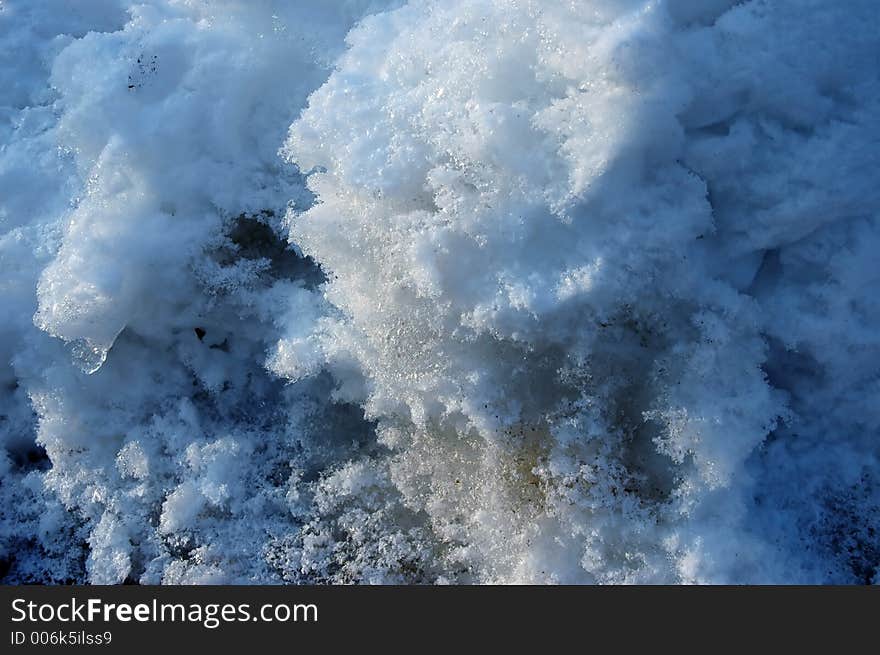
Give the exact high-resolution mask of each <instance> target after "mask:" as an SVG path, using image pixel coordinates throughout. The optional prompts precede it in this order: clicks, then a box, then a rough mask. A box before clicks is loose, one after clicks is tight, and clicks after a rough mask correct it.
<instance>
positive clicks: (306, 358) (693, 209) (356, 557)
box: [0, 0, 880, 583]
mask: <svg viewBox="0 0 880 655" xmlns="http://www.w3.org/2000/svg"><path fill="white" fill-rule="evenodd" d="M876 15H877V12H876V3H875V2H874V1H873V0H851V1H850V2H847V3H829V2H825V1H822V0H798V1H797V2H795V1H794V0H780V1H778V2H772V3H770V2H763V1H760V0H750V1H745V2H737V1H735V0H711V1H707V0H701V1H698V0H665V1H664V0H651V1H646V0H584V1H583V2H563V1H561V0H559V1H557V0H548V1H545V2H531V1H527V0H410V1H409V2H407V3H404V2H403V1H402V0H401V1H397V2H392V1H387V2H378V1H372V2H371V1H367V0H363V1H356V2H354V1H353V2H333V3H326V2H319V1H317V0H315V1H314V2H312V1H311V0H310V1H308V2H297V3H286V2H281V1H280V0H278V1H274V0H259V1H257V2H246V1H244V0H152V1H150V2H143V3H129V2H124V1H123V0H89V1H88V2H82V3H77V9H73V8H72V7H71V6H70V4H69V3H64V2H51V1H48V0H47V1H45V2H39V3H34V2H26V1H24V0H14V1H7V2H3V3H0V186H2V188H3V192H2V193H0V268H2V270H0V275H2V280H3V282H2V283H0V305H2V306H3V307H4V308H5V309H6V312H5V314H6V315H7V316H8V319H7V320H6V321H5V322H4V323H3V324H2V325H0V354H2V356H3V361H2V362H0V366H2V368H0V371H2V372H0V375H2V376H3V384H4V388H5V389H6V391H5V392H4V394H3V395H2V396H0V415H2V417H3V418H2V420H0V448H2V453H3V454H2V457H0V474H2V480H3V482H2V486H0V507H2V513H0V560H2V562H3V567H2V570H0V573H2V572H4V571H5V579H6V580H9V581H14V582H17V581H41V582H70V581H89V582H94V583H120V582H123V581H129V582H141V583H242V582H294V583H296V582H346V583H348V582H360V583H363V582H365V583H389V582H396V583H407V582H453V583H455V582H499V583H511V582H531V583H547V582H562V583H630V582H640V583H656V582H663V583H682V582H710V583H719V582H720V583H747V582H759V583H768V582H773V583H795V582H797V583H865V582H867V583H870V582H873V581H877V579H878V577H877V576H878V567H880V537H878V535H877V532H876V528H877V526H878V523H880V468H878V455H880V447H878V445H880V442H878V432H880V403H878V402H877V399H878V394H880V330H878V327H880V302H878V301H877V300H876V298H875V294H874V293H872V291H873V289H874V288H875V287H876V286H877V285H878V283H880V267H878V265H877V257H876V253H877V252H878V250H880V191H878V189H880V184H878V176H877V171H878V170H880V161H878V160H880V154H878V153H880V78H878V75H877V64H878V61H880V36H878V30H877V27H878V23H877V17H876ZM279 148H280V156H279Z"/></svg>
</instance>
